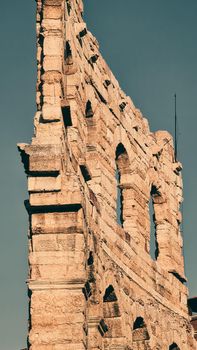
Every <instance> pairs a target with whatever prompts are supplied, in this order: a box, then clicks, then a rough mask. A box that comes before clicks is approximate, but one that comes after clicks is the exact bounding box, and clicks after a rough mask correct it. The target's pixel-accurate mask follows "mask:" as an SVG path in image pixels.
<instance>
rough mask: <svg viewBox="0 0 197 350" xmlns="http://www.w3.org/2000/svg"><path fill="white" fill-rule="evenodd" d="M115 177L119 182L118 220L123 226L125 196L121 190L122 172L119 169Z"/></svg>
mask: <svg viewBox="0 0 197 350" xmlns="http://www.w3.org/2000/svg"><path fill="white" fill-rule="evenodd" d="M115 177H116V182H117V200H116V218H117V223H118V225H120V226H123V196H122V189H121V188H120V172H119V170H118V168H116V173H115Z"/></svg>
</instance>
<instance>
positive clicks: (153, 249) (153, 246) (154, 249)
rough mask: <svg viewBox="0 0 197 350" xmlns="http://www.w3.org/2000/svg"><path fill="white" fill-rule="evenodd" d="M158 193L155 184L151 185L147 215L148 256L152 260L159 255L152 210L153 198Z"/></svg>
mask: <svg viewBox="0 0 197 350" xmlns="http://www.w3.org/2000/svg"><path fill="white" fill-rule="evenodd" d="M158 195H160V194H159V192H158V190H157V188H156V186H154V185H152V187H151V192H150V201H149V215H150V256H151V258H152V259H153V260H157V258H158V256H159V246H158V241H157V230H156V220H155V211H154V198H155V197H157V196H158Z"/></svg>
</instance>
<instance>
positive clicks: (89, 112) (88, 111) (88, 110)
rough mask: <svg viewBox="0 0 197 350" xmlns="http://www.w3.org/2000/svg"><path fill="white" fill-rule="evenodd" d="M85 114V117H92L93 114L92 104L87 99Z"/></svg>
mask: <svg viewBox="0 0 197 350" xmlns="http://www.w3.org/2000/svg"><path fill="white" fill-rule="evenodd" d="M85 115H86V118H92V117H93V115H94V112H93V110H92V104H91V102H90V100H88V101H87V103H86V110H85Z"/></svg>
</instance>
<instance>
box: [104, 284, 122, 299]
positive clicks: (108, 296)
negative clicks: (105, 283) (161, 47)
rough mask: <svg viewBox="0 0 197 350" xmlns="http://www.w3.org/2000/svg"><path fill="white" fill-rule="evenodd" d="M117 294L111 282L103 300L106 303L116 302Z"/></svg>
mask: <svg viewBox="0 0 197 350" xmlns="http://www.w3.org/2000/svg"><path fill="white" fill-rule="evenodd" d="M117 300H118V299H117V296H116V293H115V291H114V288H113V286H112V285H111V284H110V286H109V287H108V288H107V289H106V290H105V294H104V297H103V302H104V303H107V302H108V303H111V302H114V301H117Z"/></svg>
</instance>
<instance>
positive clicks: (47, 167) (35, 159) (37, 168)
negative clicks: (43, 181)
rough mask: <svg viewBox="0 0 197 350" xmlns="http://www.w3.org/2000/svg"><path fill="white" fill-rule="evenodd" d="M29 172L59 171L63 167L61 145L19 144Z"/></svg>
mask: <svg viewBox="0 0 197 350" xmlns="http://www.w3.org/2000/svg"><path fill="white" fill-rule="evenodd" d="M17 147H18V150H19V152H20V154H21V159H22V162H23V164H24V168H25V171H26V173H27V174H30V173H31V174H37V175H39V174H40V176H42V174H47V173H49V174H51V173H57V174H58V173H59V172H60V169H61V157H60V154H61V150H60V146H59V145H53V144H52V145H42V146H40V145H28V144H25V143H21V144H18V145H17Z"/></svg>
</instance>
